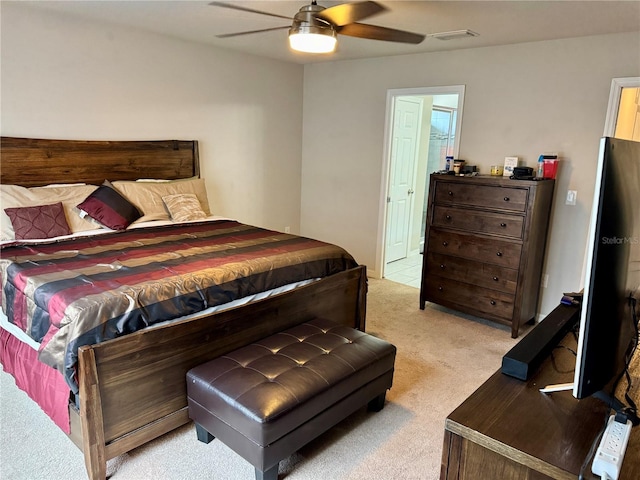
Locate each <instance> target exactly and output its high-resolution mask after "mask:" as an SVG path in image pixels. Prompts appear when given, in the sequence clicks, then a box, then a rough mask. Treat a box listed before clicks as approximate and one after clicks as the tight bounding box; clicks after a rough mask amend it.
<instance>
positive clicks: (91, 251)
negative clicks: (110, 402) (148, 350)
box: [0, 220, 357, 392]
mask: <svg viewBox="0 0 640 480" xmlns="http://www.w3.org/2000/svg"><path fill="white" fill-rule="evenodd" d="M356 265H357V264H356V262H355V261H354V259H353V258H352V257H351V256H350V255H349V254H348V253H347V252H345V251H344V250H343V249H341V248H339V247H337V246H335V245H331V244H327V243H323V242H319V241H316V240H311V239H308V238H304V237H298V236H294V235H289V234H282V233H278V232H274V231H270V230H265V229H261V228H257V227H252V226H248V225H244V224H241V223H238V222H235V221H228V220H219V221H211V222H199V223H190V224H182V225H168V226H161V227H149V228H143V229H137V230H128V231H125V232H119V233H109V234H104V235H98V236H93V237H84V238H77V239H72V240H66V241H61V242H54V243H39V244H37V245H20V246H9V247H4V248H3V249H2V251H1V257H0V275H1V280H2V308H3V311H4V312H5V314H6V316H7V317H8V319H9V321H10V322H12V323H14V324H15V325H17V326H18V327H19V328H21V329H22V330H23V331H25V332H26V333H27V334H28V335H29V336H30V337H32V338H33V339H34V340H36V341H38V342H40V344H41V346H40V351H39V358H40V360H41V361H42V362H44V363H46V364H47V365H50V366H52V367H54V368H56V369H58V370H59V371H60V372H61V373H62V374H63V375H64V377H65V379H66V381H67V383H68V384H69V386H70V388H71V390H72V391H74V392H77V383H76V381H75V378H74V374H75V366H76V361H77V352H78V347H80V346H82V345H88V344H94V343H98V342H101V341H104V340H107V339H111V338H115V337H118V336H120V335H124V334H127V333H130V332H134V331H136V330H139V329H142V328H144V327H147V326H149V325H152V324H154V323H158V322H161V321H165V320H170V319H174V318H178V317H181V316H184V315H187V314H191V313H196V312H199V311H201V310H204V309H206V308H208V307H211V306H216V305H221V304H224V303H227V302H229V301H232V300H235V299H238V298H242V297H244V296H247V295H251V294H255V293H259V292H263V291H266V290H270V289H273V288H277V287H280V286H283V285H286V284H289V283H293V282H298V281H303V280H308V279H313V278H318V277H325V276H328V275H332V274H334V273H337V272H340V271H343V270H346V269H349V268H352V267H355V266H356Z"/></svg>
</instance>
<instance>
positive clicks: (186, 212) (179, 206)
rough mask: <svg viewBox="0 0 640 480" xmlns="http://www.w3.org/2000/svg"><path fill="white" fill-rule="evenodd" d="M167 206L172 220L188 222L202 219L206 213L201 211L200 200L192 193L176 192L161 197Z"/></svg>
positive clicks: (205, 216)
mask: <svg viewBox="0 0 640 480" xmlns="http://www.w3.org/2000/svg"><path fill="white" fill-rule="evenodd" d="M162 201H163V202H164V204H165V205H166V206H167V210H169V214H170V215H171V220H173V221H174V222H188V221H190V220H204V219H205V218H207V214H206V213H204V212H203V211H202V208H201V207H200V201H199V200H198V197H196V196H195V195H194V194H193V193H178V194H176V195H167V196H165V197H162Z"/></svg>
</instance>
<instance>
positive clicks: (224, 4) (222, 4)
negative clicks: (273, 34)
mask: <svg viewBox="0 0 640 480" xmlns="http://www.w3.org/2000/svg"><path fill="white" fill-rule="evenodd" d="M209 5H213V6H214V7H223V8H230V9H232V10H240V11H241V12H249V13H257V14H259V15H269V16H270V17H276V18H286V19H287V20H293V19H292V18H291V17H285V16H284V15H278V14H277V13H269V12H263V11H262V10H254V9H253V8H246V7H241V6H240V5H234V4H233V3H227V2H209ZM251 33H252V32H251Z"/></svg>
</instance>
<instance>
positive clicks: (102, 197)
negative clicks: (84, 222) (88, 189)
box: [78, 180, 142, 230]
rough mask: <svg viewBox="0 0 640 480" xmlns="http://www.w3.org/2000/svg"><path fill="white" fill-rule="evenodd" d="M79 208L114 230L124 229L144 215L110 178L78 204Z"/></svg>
mask: <svg viewBox="0 0 640 480" xmlns="http://www.w3.org/2000/svg"><path fill="white" fill-rule="evenodd" d="M78 208H79V209H80V210H82V211H83V212H86V214H87V215H89V216H90V217H91V218H93V219H94V220H96V221H97V222H98V223H100V224H102V225H104V226H105V227H107V228H110V229H112V230H124V229H126V228H127V227H128V226H129V225H131V224H132V223H133V222H135V221H136V220H137V219H139V218H140V217H141V216H142V215H141V214H140V211H139V210H138V209H137V208H136V206H135V205H133V204H132V203H131V202H130V201H129V200H127V199H126V198H125V197H124V196H123V195H122V194H121V193H119V192H118V191H117V190H116V189H115V188H113V186H112V185H111V182H109V181H108V180H105V181H104V182H103V184H102V185H100V186H99V187H98V188H97V189H96V190H95V191H94V192H93V193H92V194H91V195H89V196H88V197H87V198H86V199H85V200H84V201H83V202H82V203H81V204H80V205H78Z"/></svg>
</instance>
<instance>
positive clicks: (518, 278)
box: [420, 174, 554, 338]
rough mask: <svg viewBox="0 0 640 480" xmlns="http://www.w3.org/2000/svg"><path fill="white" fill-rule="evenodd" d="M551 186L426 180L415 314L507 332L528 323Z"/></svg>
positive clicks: (439, 177)
mask: <svg viewBox="0 0 640 480" xmlns="http://www.w3.org/2000/svg"><path fill="white" fill-rule="evenodd" d="M553 188H554V180H539V181H533V180H512V179H509V178H503V177H495V176H476V177H459V176H453V175H439V174H432V175H431V177H430V182H429V205H428V209H427V222H426V231H425V250H424V260H423V267H422V283H421V288H420V308H421V309H424V308H425V304H426V302H433V303H436V304H438V305H442V306H445V307H448V308H451V309H454V310H458V311H461V312H464V313H468V314H472V315H475V316H477V317H481V318H485V319H488V320H492V321H495V322H498V323H501V324H504V325H508V326H510V327H511V336H512V337H513V338H516V337H517V336H518V333H519V330H520V327H521V326H522V325H523V324H525V323H527V322H531V321H532V320H535V316H536V313H537V308H538V297H539V292H540V282H541V278H542V265H543V262H544V252H545V245H546V240H547V231H548V226H549V214H550V211H551V202H552V199H553Z"/></svg>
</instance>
